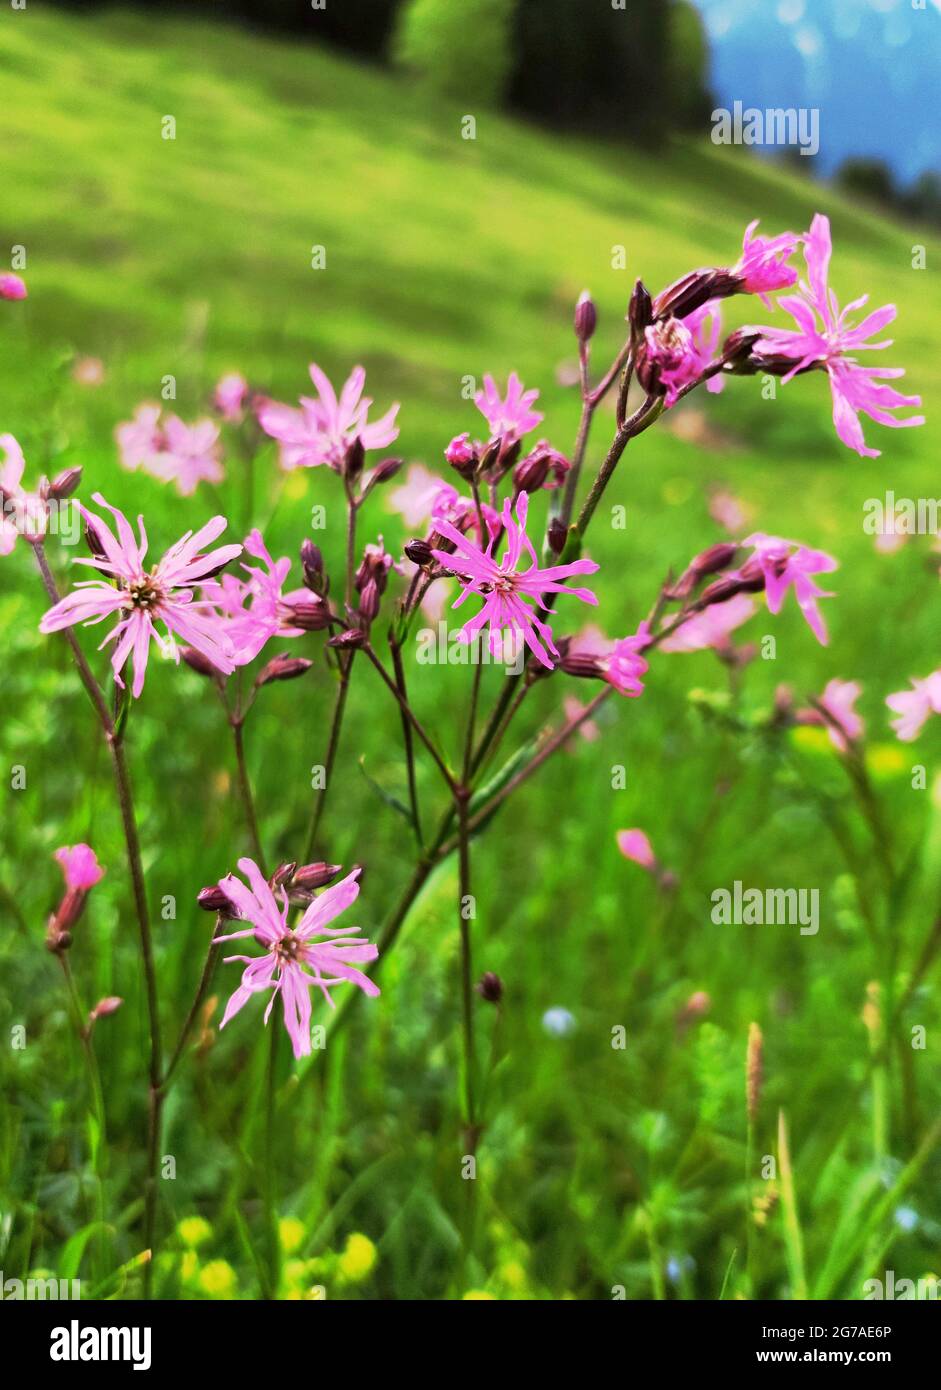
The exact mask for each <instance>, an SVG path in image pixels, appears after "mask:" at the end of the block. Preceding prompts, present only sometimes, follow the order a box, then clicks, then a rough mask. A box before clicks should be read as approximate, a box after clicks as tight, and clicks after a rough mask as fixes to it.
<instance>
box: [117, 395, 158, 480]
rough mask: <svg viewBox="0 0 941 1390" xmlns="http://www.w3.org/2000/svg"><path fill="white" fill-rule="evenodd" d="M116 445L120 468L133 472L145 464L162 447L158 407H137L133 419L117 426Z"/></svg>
mask: <svg viewBox="0 0 941 1390" xmlns="http://www.w3.org/2000/svg"><path fill="white" fill-rule="evenodd" d="M114 437H115V439H116V440H117V444H118V455H119V458H120V461H121V467H122V468H127V469H128V470H129V471H130V472H132V473H133V472H134V471H135V470H136V469H138V468H140V467H141V465H142V464H147V463H148V462H149V460H150V459H151V457H152V456H153V455H154V454H159V453H160V452H161V450H162V449H163V447H164V439H163V431H162V429H161V428H160V406H159V405H139V406H138V407H137V409H136V410H135V411H134V418H133V419H132V420H127V421H125V423H124V424H122V425H118V427H117V429H116V430H115V432H114Z"/></svg>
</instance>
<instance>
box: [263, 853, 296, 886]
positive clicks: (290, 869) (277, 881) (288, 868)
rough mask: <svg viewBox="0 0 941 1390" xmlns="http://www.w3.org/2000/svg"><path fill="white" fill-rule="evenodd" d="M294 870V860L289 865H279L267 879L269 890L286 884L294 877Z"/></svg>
mask: <svg viewBox="0 0 941 1390" xmlns="http://www.w3.org/2000/svg"><path fill="white" fill-rule="evenodd" d="M296 868H297V860H296V859H292V860H291V861H290V862H289V863H286V864H279V865H278V867H277V868H276V869H275V871H274V873H273V874H272V875H271V877H270V878H269V880H268V886H269V887H270V888H279V887H280V886H281V885H282V884H284V883H288V882H289V881H290V880H291V878H292V877H293V876H294V870H295V869H296Z"/></svg>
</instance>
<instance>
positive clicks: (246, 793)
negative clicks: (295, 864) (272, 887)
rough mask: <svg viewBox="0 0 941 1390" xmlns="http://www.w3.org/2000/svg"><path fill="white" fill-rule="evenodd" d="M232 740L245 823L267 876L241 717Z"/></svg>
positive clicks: (235, 721)
mask: <svg viewBox="0 0 941 1390" xmlns="http://www.w3.org/2000/svg"><path fill="white" fill-rule="evenodd" d="M231 724H232V738H233V740H234V743H235V761H236V763H237V765H238V779H239V791H240V793H241V797H242V806H243V808H244V810H245V823H246V825H247V826H248V834H249V839H250V840H251V842H252V853H253V854H254V856H255V859H256V861H257V863H258V867H259V868H260V869H261V871H262V873H263V874H265V875H266V876H267V872H268V871H267V869H266V868H265V853H264V850H263V849H262V847H261V835H260V833H259V830H258V815H257V813H256V811H255V798H254V796H253V794H252V784H251V780H250V778H249V775H248V766H247V764H246V762H245V739H244V735H243V728H244V720H243V717H242V716H241V715H235V716H234V717H233V718H232V720H231Z"/></svg>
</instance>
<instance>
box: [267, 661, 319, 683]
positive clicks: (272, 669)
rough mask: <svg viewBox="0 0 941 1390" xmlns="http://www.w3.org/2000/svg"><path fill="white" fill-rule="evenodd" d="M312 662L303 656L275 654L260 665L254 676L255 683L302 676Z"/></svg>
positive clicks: (289, 679)
mask: <svg viewBox="0 0 941 1390" xmlns="http://www.w3.org/2000/svg"><path fill="white" fill-rule="evenodd" d="M313 664H314V663H313V662H312V661H308V660H307V658H306V657H304V656H287V655H283V656H276V657H274V658H273V660H271V661H269V662H268V664H267V665H266V666H263V667H262V669H261V670H260V671H259V673H258V675H257V676H256V677H255V684H256V685H258V686H261V685H268V684H269V682H271V681H292V680H294V678H295V677H296V676H302V675H303V674H304V672H305V671H309V670H310V668H311V666H313Z"/></svg>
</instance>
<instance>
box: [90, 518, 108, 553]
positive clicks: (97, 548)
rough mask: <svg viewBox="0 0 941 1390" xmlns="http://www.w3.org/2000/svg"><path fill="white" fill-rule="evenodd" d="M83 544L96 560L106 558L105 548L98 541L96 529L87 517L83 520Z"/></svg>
mask: <svg viewBox="0 0 941 1390" xmlns="http://www.w3.org/2000/svg"><path fill="white" fill-rule="evenodd" d="M85 544H86V545H87V546H88V549H89V550H90V551H91V554H92V556H93V557H94V558H95V559H96V560H106V559H107V558H108V557H107V555H106V553H105V548H104V546H103V545H102V543H101V541H100V539H99V536H98V529H97V527H96V525H95V523H94V521H92V520H91V519H90V518H88V517H86V518H85Z"/></svg>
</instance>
